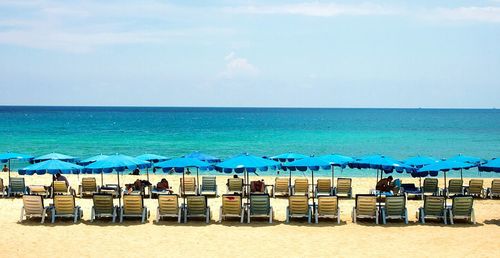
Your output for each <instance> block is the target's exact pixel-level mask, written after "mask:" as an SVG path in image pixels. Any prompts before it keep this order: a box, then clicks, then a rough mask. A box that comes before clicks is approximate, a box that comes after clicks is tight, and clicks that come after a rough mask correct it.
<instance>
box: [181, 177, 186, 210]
mask: <svg viewBox="0 0 500 258" xmlns="http://www.w3.org/2000/svg"><path fill="white" fill-rule="evenodd" d="M184 175H185V169H183V170H182V198H183V201H184V208H186V187H185V184H186V180H185V177H184Z"/></svg>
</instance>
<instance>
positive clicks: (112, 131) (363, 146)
mask: <svg viewBox="0 0 500 258" xmlns="http://www.w3.org/2000/svg"><path fill="white" fill-rule="evenodd" d="M0 142H1V144H0V151H1V152H4V151H16V152H22V153H30V154H33V155H42V154H46V153H49V152H60V153H64V154H69V155H73V156H77V157H81V158H86V157H89V156H93V155H95V154H99V153H104V154H114V153H122V154H127V155H134V156H135V155H139V154H143V153H157V154H162V155H167V156H180V155H183V154H186V153H189V152H191V151H195V150H200V151H203V152H207V153H209V154H212V155H216V156H219V157H221V158H228V157H231V156H233V155H236V154H239V153H242V152H248V153H251V154H254V155H275V154H280V153H282V152H288V151H292V152H299V153H304V154H314V155H321V154H328V153H339V154H343V155H350V156H362V155H369V154H384V155H389V156H392V157H394V158H397V159H405V158H407V157H408V156H412V155H417V154H421V155H431V156H434V157H438V158H446V157H450V156H453V155H456V154H458V153H463V154H464V155H470V156H477V157H481V158H484V159H490V158H493V157H498V156H500V155H499V154H500V110H495V109H488V110H472V109H463V110H462V109H288V108H286V109H277V108H139V107H112V108H111V107H9V106H3V107H0ZM18 166H22V164H18ZM374 173H375V172H373V171H359V170H346V171H344V174H345V175H349V176H356V175H361V176H363V175H364V176H366V175H370V176H371V175H374ZM470 173H472V174H473V175H474V176H477V175H478V172H477V170H475V169H474V170H472V171H471V172H470ZM344 174H343V175H344ZM481 175H482V176H489V175H491V174H488V173H481Z"/></svg>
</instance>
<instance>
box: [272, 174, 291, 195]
mask: <svg viewBox="0 0 500 258" xmlns="http://www.w3.org/2000/svg"><path fill="white" fill-rule="evenodd" d="M289 182H290V181H289V179H288V178H284V177H277V178H276V179H275V180H274V187H273V189H272V195H273V197H276V196H278V195H279V196H288V195H290V185H289Z"/></svg>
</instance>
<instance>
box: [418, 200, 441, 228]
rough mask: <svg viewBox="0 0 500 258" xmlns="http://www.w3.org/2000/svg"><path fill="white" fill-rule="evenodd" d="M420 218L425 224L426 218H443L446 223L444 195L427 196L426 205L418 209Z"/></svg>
mask: <svg viewBox="0 0 500 258" xmlns="http://www.w3.org/2000/svg"><path fill="white" fill-rule="evenodd" d="M417 216H418V217H417V218H418V219H419V220H420V223H422V224H425V220H426V219H428V218H431V219H442V220H443V222H444V224H447V222H446V209H445V207H444V197H442V196H425V197H424V207H420V208H419V209H418V215H417Z"/></svg>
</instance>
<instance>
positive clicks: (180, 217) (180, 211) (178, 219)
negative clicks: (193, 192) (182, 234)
mask: <svg viewBox="0 0 500 258" xmlns="http://www.w3.org/2000/svg"><path fill="white" fill-rule="evenodd" d="M181 219H182V209H179V213H178V214H177V223H179V224H180V223H181Z"/></svg>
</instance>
